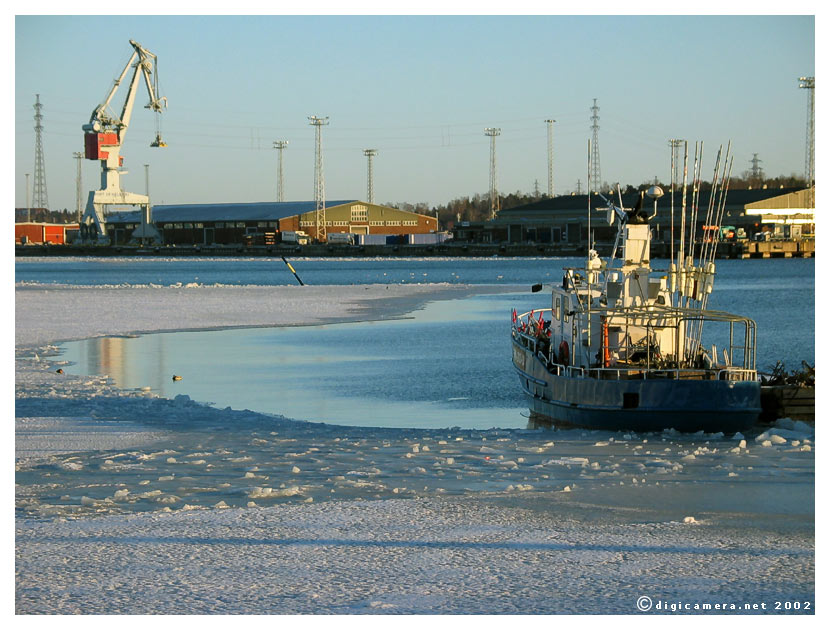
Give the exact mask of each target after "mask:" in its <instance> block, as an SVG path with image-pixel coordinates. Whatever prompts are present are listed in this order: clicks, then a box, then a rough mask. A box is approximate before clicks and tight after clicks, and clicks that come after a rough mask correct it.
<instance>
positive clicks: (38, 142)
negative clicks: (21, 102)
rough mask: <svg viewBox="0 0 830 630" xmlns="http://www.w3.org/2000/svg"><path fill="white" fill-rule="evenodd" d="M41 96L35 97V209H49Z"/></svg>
mask: <svg viewBox="0 0 830 630" xmlns="http://www.w3.org/2000/svg"><path fill="white" fill-rule="evenodd" d="M42 108H43V105H41V104H40V94H36V95H35V183H34V191H33V193H34V195H33V196H34V200H33V204H34V207H35V208H45V209H46V210H48V209H49V195H48V194H47V193H46V164H45V163H44V160H43V114H41V113H40V110H41V109H42Z"/></svg>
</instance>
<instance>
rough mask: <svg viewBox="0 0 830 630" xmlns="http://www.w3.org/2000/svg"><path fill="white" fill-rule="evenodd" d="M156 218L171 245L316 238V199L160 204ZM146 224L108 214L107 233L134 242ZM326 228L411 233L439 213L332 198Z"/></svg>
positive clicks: (116, 240)
mask: <svg viewBox="0 0 830 630" xmlns="http://www.w3.org/2000/svg"><path fill="white" fill-rule="evenodd" d="M152 220H153V224H154V225H155V227H156V229H157V230H158V231H159V233H160V234H161V235H162V241H163V242H164V244H166V245H214V244H216V245H242V244H258V245H265V244H271V243H273V242H279V241H280V240H281V235H282V233H284V232H297V231H302V232H305V233H306V234H307V235H308V236H309V239H310V241H314V240H318V239H317V210H316V202H314V201H286V202H260V203H211V204H182V205H158V206H154V207H153V216H152ZM140 224H141V215H140V213H139V212H125V213H113V214H110V215H109V216H108V217H107V235H108V236H109V238H110V242H111V243H112V244H114V245H123V244H126V243H129V242H130V241H131V239H132V232H133V230H135V229H136V228H138V226H139V225H140ZM325 230H326V233H327V234H332V233H335V232H345V233H351V234H383V235H407V234H427V233H430V232H435V231H436V230H437V219H436V218H435V217H429V216H425V215H421V214H416V213H414V212H407V211H405V210H398V209H397V208H388V207H385V206H379V205H376V204H370V203H366V202H363V201H357V200H350V201H330V202H328V203H327V205H326V225H325Z"/></svg>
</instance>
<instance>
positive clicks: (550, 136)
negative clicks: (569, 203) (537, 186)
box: [545, 118, 556, 197]
mask: <svg viewBox="0 0 830 630" xmlns="http://www.w3.org/2000/svg"><path fill="white" fill-rule="evenodd" d="M545 122H546V123H547V124H548V197H553V123H555V122H556V121H555V120H554V119H553V118H548V119H546V120H545Z"/></svg>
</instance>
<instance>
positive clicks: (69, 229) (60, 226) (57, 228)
mask: <svg viewBox="0 0 830 630" xmlns="http://www.w3.org/2000/svg"><path fill="white" fill-rule="evenodd" d="M77 234H78V225H77V224H75V223H72V224H65V223H34V222H26V223H15V224H14V242H15V243H17V244H25V243H41V244H49V245H64V244H65V243H68V242H71V241H72V239H73V237H74V236H75V235H77Z"/></svg>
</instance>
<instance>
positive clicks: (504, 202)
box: [385, 172, 807, 228]
mask: <svg viewBox="0 0 830 630" xmlns="http://www.w3.org/2000/svg"><path fill="white" fill-rule="evenodd" d="M654 185H657V186H660V187H661V188H662V189H663V190H665V191H666V192H668V191H669V190H670V189H671V182H669V183H666V182H663V181H660V180H659V179H657V178H655V179H652V180H651V181H646V182H643V183H642V184H640V185H639V186H634V185H633V184H626V185H625V186H623V185H620V190H621V191H622V194H623V195H631V194H636V193H638V192H639V191H640V190H644V189H646V188H648V187H650V186H654ZM687 185H688V183H687ZM763 186H766V187H767V188H781V187H784V188H806V186H807V183H806V180H805V179H804V177H801V176H798V175H789V176H784V175H779V176H778V177H765V178H760V177H752V176H751V173H750V172H746V173H743V174H742V175H741V176H739V177H735V176H733V177H731V178H730V181H729V189H730V190H746V189H750V188H753V189H754V188H761V187H763ZM681 187H682V183H681V184H677V183H676V182H675V190H679V189H680V188H681ZM536 188H537V189H536V190H535V191H534V192H533V193H523V192H521V191H518V190H517V191H516V192H513V193H507V194H500V195H499V209H501V210H507V209H508V208H516V207H518V206H523V205H526V204H529V203H534V202H537V201H541V200H542V199H547V198H548V195H547V194H542V193H540V192H539V191H538V186H537V187H536ZM612 189H616V185H612V184H609V183H607V182H603V185H602V190H606V191H611V190H612ZM700 189H701V190H702V191H707V190H711V189H712V182H710V181H701V183H700ZM385 205H386V206H388V207H391V208H398V209H399V210H406V211H408V212H417V213H418V214H425V215H429V216H435V215H436V212H437V213H438V222H439V225H441V226H443V227H445V228H446V227H449V226H452V225H454V224H456V223H459V222H463V221H486V220H488V219H489V218H490V195H489V194H480V193H476V194H474V195H472V196H467V197H458V198H456V199H453V200H451V201H448V202H447V203H445V204H441V205H438V206H430V204H428V203H424V202H420V203H409V202H397V203H387V204H385Z"/></svg>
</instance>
